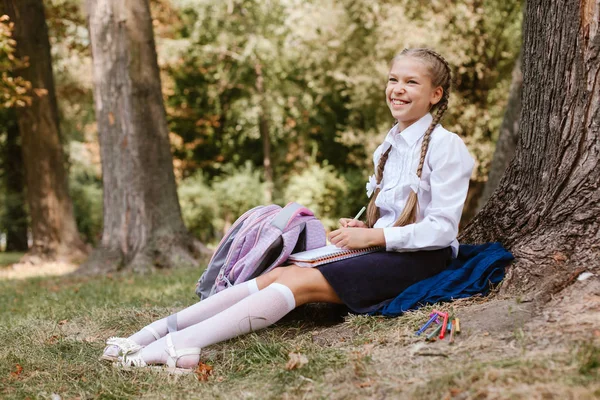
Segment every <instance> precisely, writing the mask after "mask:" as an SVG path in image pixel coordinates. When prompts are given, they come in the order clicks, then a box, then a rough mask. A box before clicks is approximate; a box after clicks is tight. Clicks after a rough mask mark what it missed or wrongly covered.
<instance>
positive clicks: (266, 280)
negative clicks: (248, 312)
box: [256, 267, 285, 290]
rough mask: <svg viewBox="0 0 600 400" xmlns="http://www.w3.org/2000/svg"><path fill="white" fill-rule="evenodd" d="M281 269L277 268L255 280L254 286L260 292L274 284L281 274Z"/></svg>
mask: <svg viewBox="0 0 600 400" xmlns="http://www.w3.org/2000/svg"><path fill="white" fill-rule="evenodd" d="M283 269H285V268H283V267H277V268H274V269H273V270H271V271H269V272H267V273H266V274H263V275H261V276H259V277H257V278H256V284H257V285H258V288H259V289H260V290H262V289H264V288H266V287H267V286H269V285H270V284H271V283H273V282H276V281H277V280H278V279H279V277H280V276H281V274H282V270H283Z"/></svg>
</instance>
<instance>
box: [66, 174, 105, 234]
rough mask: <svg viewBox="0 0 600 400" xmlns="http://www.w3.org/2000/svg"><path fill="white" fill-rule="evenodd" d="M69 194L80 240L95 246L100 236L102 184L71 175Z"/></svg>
mask: <svg viewBox="0 0 600 400" xmlns="http://www.w3.org/2000/svg"><path fill="white" fill-rule="evenodd" d="M70 178H71V179H70V182H69V192H70V194H71V199H72V201H73V213H74V214H75V223H76V224H77V230H79V233H80V234H81V236H82V239H83V240H85V241H86V242H87V243H91V244H92V245H95V244H96V243H97V242H98V240H99V239H100V236H101V235H102V222H103V221H102V218H103V214H102V212H103V210H102V201H103V199H102V182H100V181H97V180H95V179H87V178H86V177H84V176H81V175H75V176H74V175H71V177H70Z"/></svg>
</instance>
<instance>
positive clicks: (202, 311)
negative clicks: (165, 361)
mask: <svg viewBox="0 0 600 400" xmlns="http://www.w3.org/2000/svg"><path fill="white" fill-rule="evenodd" d="M265 276H266V275H265ZM273 279H274V277H273ZM258 290H259V288H258V286H257V281H256V279H252V280H250V281H248V282H244V283H241V284H239V285H235V286H232V287H230V288H228V289H226V290H223V291H222V292H219V293H217V294H215V295H213V296H211V297H209V298H207V299H204V300H202V301H200V302H198V303H196V304H194V305H192V306H189V307H187V308H185V309H183V310H181V311H179V312H178V313H175V314H172V315H170V316H168V317H166V318H163V319H160V320H158V321H154V322H153V323H151V324H150V325H148V326H145V327H144V328H142V329H141V330H139V331H138V332H136V333H134V334H133V335H131V336H129V337H128V339H130V340H132V341H133V342H135V343H136V344H139V345H141V346H147V345H148V344H150V343H152V342H154V341H155V340H157V339H159V338H161V337H163V336H165V335H166V334H167V333H169V332H172V331H177V330H180V329H185V328H187V327H188V326H191V325H194V324H197V323H198V322H200V321H204V320H205V319H208V318H210V317H212V316H213V315H216V314H218V313H220V312H221V311H223V310H225V309H227V308H229V307H231V306H232V305H234V304H235V303H237V302H238V301H240V300H242V299H244V298H245V297H247V296H249V295H251V294H254V293H256V292H258ZM118 354H119V348H118V347H117V346H108V347H107V348H106V349H105V350H104V356H107V357H113V358H114V357H117V355H118Z"/></svg>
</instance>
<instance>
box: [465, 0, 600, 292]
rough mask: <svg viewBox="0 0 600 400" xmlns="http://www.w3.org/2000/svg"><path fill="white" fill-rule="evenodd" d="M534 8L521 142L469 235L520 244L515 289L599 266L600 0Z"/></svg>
mask: <svg viewBox="0 0 600 400" xmlns="http://www.w3.org/2000/svg"><path fill="white" fill-rule="evenodd" d="M525 15H526V19H525V23H524V31H523V32H524V41H523V55H522V57H523V58H522V61H523V97H522V100H523V103H522V107H523V109H522V112H521V118H520V120H521V122H520V132H519V137H520V139H519V144H518V145H517V149H516V152H515V157H514V160H513V162H512V163H511V165H510V166H509V168H508V170H507V171H506V174H505V175H504V177H503V178H502V180H501V181H500V185H499V187H498V189H497V190H496V191H495V192H494V194H493V195H492V197H491V198H490V200H489V201H488V203H487V204H486V205H485V207H484V208H483V209H482V210H481V212H480V213H479V214H477V216H476V217H475V219H474V220H473V222H472V223H471V224H470V225H469V226H468V227H467V228H466V230H465V232H464V235H463V237H462V240H463V241H468V242H487V241H496V240H497V241H501V242H502V243H503V244H504V245H505V246H507V247H508V248H509V249H510V250H511V251H512V252H513V253H514V255H515V256H516V258H517V261H516V263H515V264H514V266H513V267H512V268H511V270H510V273H509V275H508V277H507V280H506V282H505V288H506V290H507V291H509V292H514V291H526V292H529V293H532V294H537V295H539V294H541V295H551V294H552V293H555V292H557V291H560V290H561V289H562V288H564V287H565V285H568V284H569V283H570V282H572V280H573V279H574V278H575V277H576V276H577V275H578V274H579V273H580V272H582V271H584V270H587V271H591V272H595V273H598V269H599V267H598V265H599V264H598V259H599V256H600V247H599V246H598V242H599V238H600V236H599V235H600V166H599V165H598V164H599V162H600V157H599V153H598V151H599V150H598V143H599V142H600V123H599V121H600V81H599V80H598V76H599V74H600V31H599V24H598V21H599V20H600V0H589V1H583V2H579V1H574V0H562V1H554V2H551V3H547V2H545V1H542V0H530V1H528V2H527V10H526V13H525Z"/></svg>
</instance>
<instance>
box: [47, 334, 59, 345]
mask: <svg viewBox="0 0 600 400" xmlns="http://www.w3.org/2000/svg"><path fill="white" fill-rule="evenodd" d="M58 339H59V337H58V335H52V336H50V337H49V338H48V339H46V343H48V344H54V343H56V342H57V341H58Z"/></svg>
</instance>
